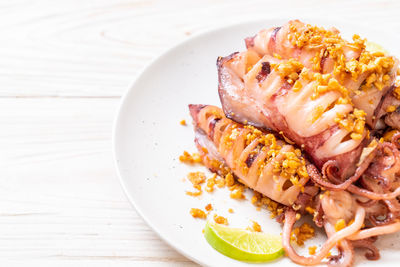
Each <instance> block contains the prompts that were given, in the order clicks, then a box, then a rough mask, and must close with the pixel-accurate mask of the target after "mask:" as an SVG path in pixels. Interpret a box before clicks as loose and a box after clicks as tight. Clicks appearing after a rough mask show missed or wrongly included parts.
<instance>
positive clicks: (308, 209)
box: [305, 206, 315, 215]
mask: <svg viewBox="0 0 400 267" xmlns="http://www.w3.org/2000/svg"><path fill="white" fill-rule="evenodd" d="M305 210H306V211H307V212H308V213H310V214H311V215H313V214H314V212H315V209H313V208H311V207H310V206H307V207H306V209H305Z"/></svg>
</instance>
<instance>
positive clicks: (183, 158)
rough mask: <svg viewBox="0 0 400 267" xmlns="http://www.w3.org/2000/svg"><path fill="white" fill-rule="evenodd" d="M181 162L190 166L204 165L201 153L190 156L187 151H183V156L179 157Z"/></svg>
mask: <svg viewBox="0 0 400 267" xmlns="http://www.w3.org/2000/svg"><path fill="white" fill-rule="evenodd" d="M179 160H180V161H181V162H183V163H188V164H194V163H202V161H201V157H200V154H199V153H193V154H190V153H189V152H187V151H186V150H185V151H183V154H182V155H181V156H179Z"/></svg>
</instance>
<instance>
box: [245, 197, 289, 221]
mask: <svg viewBox="0 0 400 267" xmlns="http://www.w3.org/2000/svg"><path fill="white" fill-rule="evenodd" d="M251 203H252V204H253V205H254V206H256V207H257V210H261V207H262V206H265V207H266V208H267V210H269V211H270V212H271V218H275V217H276V216H278V215H281V214H282V212H283V207H284V206H283V205H282V204H279V203H278V202H275V201H273V200H272V199H270V198H268V197H266V196H263V195H262V194H260V193H258V192H256V191H254V195H253V197H252V198H251Z"/></svg>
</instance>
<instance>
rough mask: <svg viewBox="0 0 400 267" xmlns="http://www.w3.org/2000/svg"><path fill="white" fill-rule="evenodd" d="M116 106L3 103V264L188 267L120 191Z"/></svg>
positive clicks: (0, 148) (88, 102)
mask: <svg viewBox="0 0 400 267" xmlns="http://www.w3.org/2000/svg"><path fill="white" fill-rule="evenodd" d="M118 102H119V99H0V125H1V126H2V127H1V128H2V130H1V131H0V151H1V156H0V162H1V168H0V169H1V170H2V175H1V176H2V179H0V258H1V262H3V260H18V259H24V260H34V261H39V260H40V262H41V261H44V263H46V262H53V263H54V262H55V261H57V262H58V261H60V262H64V264H66V265H65V266H67V265H68V264H69V263H70V261H72V262H75V264H76V262H77V261H79V262H87V261H90V262H98V263H99V264H100V263H101V262H103V263H104V262H122V263H120V265H116V266H122V265H126V264H125V263H126V262H136V263H140V264H147V263H148V264H150V265H152V264H154V263H159V264H163V265H168V264H170V263H171V262H174V263H181V264H182V265H188V264H189V263H190V261H189V260H187V259H186V258H184V257H183V256H181V255H180V254H178V253H177V252H175V251H174V250H173V249H172V248H171V247H169V246H168V245H166V244H165V243H164V242H162V241H160V240H159V238H158V236H157V235H156V234H155V233H154V232H153V231H152V230H151V229H149V227H148V226H147V225H146V224H145V223H144V222H143V221H142V219H141V218H140V217H139V216H138V215H137V214H136V212H135V211H134V209H133V208H132V207H131V205H130V204H129V203H128V201H127V199H126V198H125V196H124V194H123V192H122V189H121V187H120V185H119V182H118V179H117V177H116V174H115V171H114V166H113V160H112V157H111V143H110V135H111V127H110V126H111V123H112V120H113V115H114V111H115V108H116V106H117V104H118ZM124 262H125V263H124ZM41 264H42V263H41ZM41 264H40V265H41ZM71 265H72V264H71ZM41 266H42V265H41ZM53 266H54V265H53ZM57 266H61V265H58V263H57ZM85 266H86V265H85ZM87 266H89V265H87ZM90 266H94V265H90ZM97 266H98V265H97ZM113 266H114V265H113Z"/></svg>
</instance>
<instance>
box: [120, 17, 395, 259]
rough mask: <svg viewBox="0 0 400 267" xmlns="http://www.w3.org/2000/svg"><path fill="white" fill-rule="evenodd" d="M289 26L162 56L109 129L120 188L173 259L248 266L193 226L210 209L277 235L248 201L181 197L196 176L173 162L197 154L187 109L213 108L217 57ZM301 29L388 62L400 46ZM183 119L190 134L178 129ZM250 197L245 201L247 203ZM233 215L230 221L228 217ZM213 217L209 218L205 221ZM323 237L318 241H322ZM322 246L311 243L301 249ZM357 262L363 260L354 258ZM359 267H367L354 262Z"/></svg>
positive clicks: (215, 36) (196, 42) (389, 39)
mask: <svg viewBox="0 0 400 267" xmlns="http://www.w3.org/2000/svg"><path fill="white" fill-rule="evenodd" d="M287 20H288V19H269V20H262V21H255V22H250V23H242V24H238V25H234V26H229V27H225V28H221V29H217V30H213V31H210V32H207V33H203V34H200V35H197V36H195V37H192V38H190V39H189V40H187V41H185V42H183V43H181V44H179V45H177V46H175V47H174V48H172V49H170V50H168V51H167V52H166V53H164V54H163V55H162V56H160V57H159V58H157V59H156V60H155V61H153V62H152V63H151V64H150V65H149V66H147V68H145V69H144V71H143V72H142V73H141V74H140V75H139V77H137V79H136V80H135V82H134V83H133V84H132V86H131V88H130V89H129V90H128V92H127V93H126V95H125V96H124V98H123V100H122V103H121V106H120V110H119V113H118V116H117V119H116V122H115V127H114V136H113V138H114V140H113V143H114V144H113V145H114V155H115V160H116V165H117V169H118V173H119V176H120V178H121V182H122V185H123V188H124V190H125V192H126V194H127V196H128V198H129V200H130V201H131V202H132V203H133V205H134V206H135V208H136V209H137V211H138V212H139V214H140V215H141V216H142V217H143V218H144V220H145V221H146V222H147V223H148V224H149V225H150V226H151V227H152V228H153V229H154V231H156V232H157V233H158V234H159V235H160V237H161V238H162V239H164V240H165V241H166V242H168V243H169V244H170V245H171V246H173V247H174V248H176V249H177V250H178V251H179V252H181V253H182V254H184V255H185V256H187V257H188V258H190V259H192V260H194V261H196V262H197V263H200V264H203V265H208V266H245V265H251V264H247V263H242V262H239V261H235V260H232V259H230V258H228V257H225V256H223V255H221V254H219V253H218V252H217V251H215V250H214V249H212V248H211V247H210V246H209V245H208V243H207V242H206V241H205V239H204V237H203V234H202V229H203V227H204V225H205V221H203V220H198V219H197V220H196V219H193V218H192V217H191V216H190V214H189V210H190V208H192V207H197V208H202V209H204V206H205V205H206V204H208V203H211V204H212V205H213V206H214V211H215V212H216V213H217V214H219V215H223V216H225V217H227V218H228V219H229V222H230V225H231V226H235V227H241V228H245V227H246V226H249V225H251V220H255V221H257V222H258V223H259V224H260V225H261V226H262V228H263V230H264V231H268V232H271V233H277V234H278V233H280V232H281V228H280V226H279V224H278V223H276V222H275V221H274V220H273V219H270V218H269V213H268V212H267V211H265V210H263V211H261V212H260V211H256V209H255V208H254V207H253V205H252V204H251V203H250V202H249V201H236V200H232V199H230V198H229V193H228V190H227V189H218V190H216V192H214V193H212V194H207V193H206V192H204V193H203V195H202V196H201V197H199V198H193V197H190V196H187V195H186V194H185V191H186V190H190V189H191V186H190V183H189V182H187V181H186V182H185V179H184V177H186V174H187V173H188V172H189V171H193V170H195V169H197V170H202V171H206V170H205V168H204V167H201V166H199V167H189V166H187V165H184V164H182V163H180V162H179V160H178V157H179V155H180V154H182V152H183V151H184V150H188V151H191V152H194V151H195V146H194V144H193V138H194V137H193V129H192V126H191V119H190V116H189V112H188V108H187V105H188V104H191V103H193V104H215V105H219V99H218V94H217V70H216V66H215V62H216V59H217V57H218V56H226V55H228V54H230V53H232V52H234V51H241V50H244V41H243V39H244V38H245V37H248V36H252V35H254V34H255V33H257V32H258V30H260V29H262V28H269V27H272V26H278V25H282V24H284V23H285V22H286V21H287ZM305 21H306V22H309V23H313V24H318V25H323V26H335V27H337V28H338V29H339V30H341V32H342V33H343V35H344V36H345V37H346V38H351V36H352V34H353V33H358V34H360V35H361V36H365V37H368V39H369V40H371V41H375V42H378V43H380V44H382V45H383V46H384V47H385V48H387V49H388V50H389V51H391V52H392V53H393V54H397V55H400V53H399V51H398V50H396V49H398V48H397V47H399V45H398V44H399V42H397V40H396V39H394V37H393V36H391V35H389V34H385V33H383V32H381V31H379V30H375V31H374V30H370V29H365V28H363V27H362V26H356V25H353V24H351V23H347V22H344V21H326V20H321V19H305ZM182 119H186V121H187V122H188V126H186V127H184V126H181V125H180V124H179V121H180V120H182ZM250 197H251V194H250V193H249V194H248V199H249V198H250ZM229 208H233V209H234V210H235V213H234V214H230V213H228V211H227V210H228V209H229ZM210 217H211V216H210ZM321 236H322V235H321ZM397 240H400V239H398V237H397V236H394V235H392V236H390V237H385V238H381V241H379V243H378V247H379V248H380V249H381V255H382V258H381V260H380V261H379V263H380V264H385V266H386V265H391V264H394V263H395V261H396V260H399V259H400V256H399V255H400V253H399V252H400V244H397ZM319 242H321V240H320V238H317V239H314V240H312V241H310V242H308V243H307V245H311V244H315V243H319ZM359 254H361V253H359ZM357 262H358V263H359V264H360V265H363V266H364V265H365V266H367V265H368V266H373V265H374V264H376V262H370V261H367V260H365V259H364V257H362V256H359V257H358V258H357ZM277 264H284V265H283V266H289V265H294V264H293V263H291V262H290V260H288V259H287V258H282V259H279V260H277V261H275V262H273V263H269V265H270V266H275V265H277Z"/></svg>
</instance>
